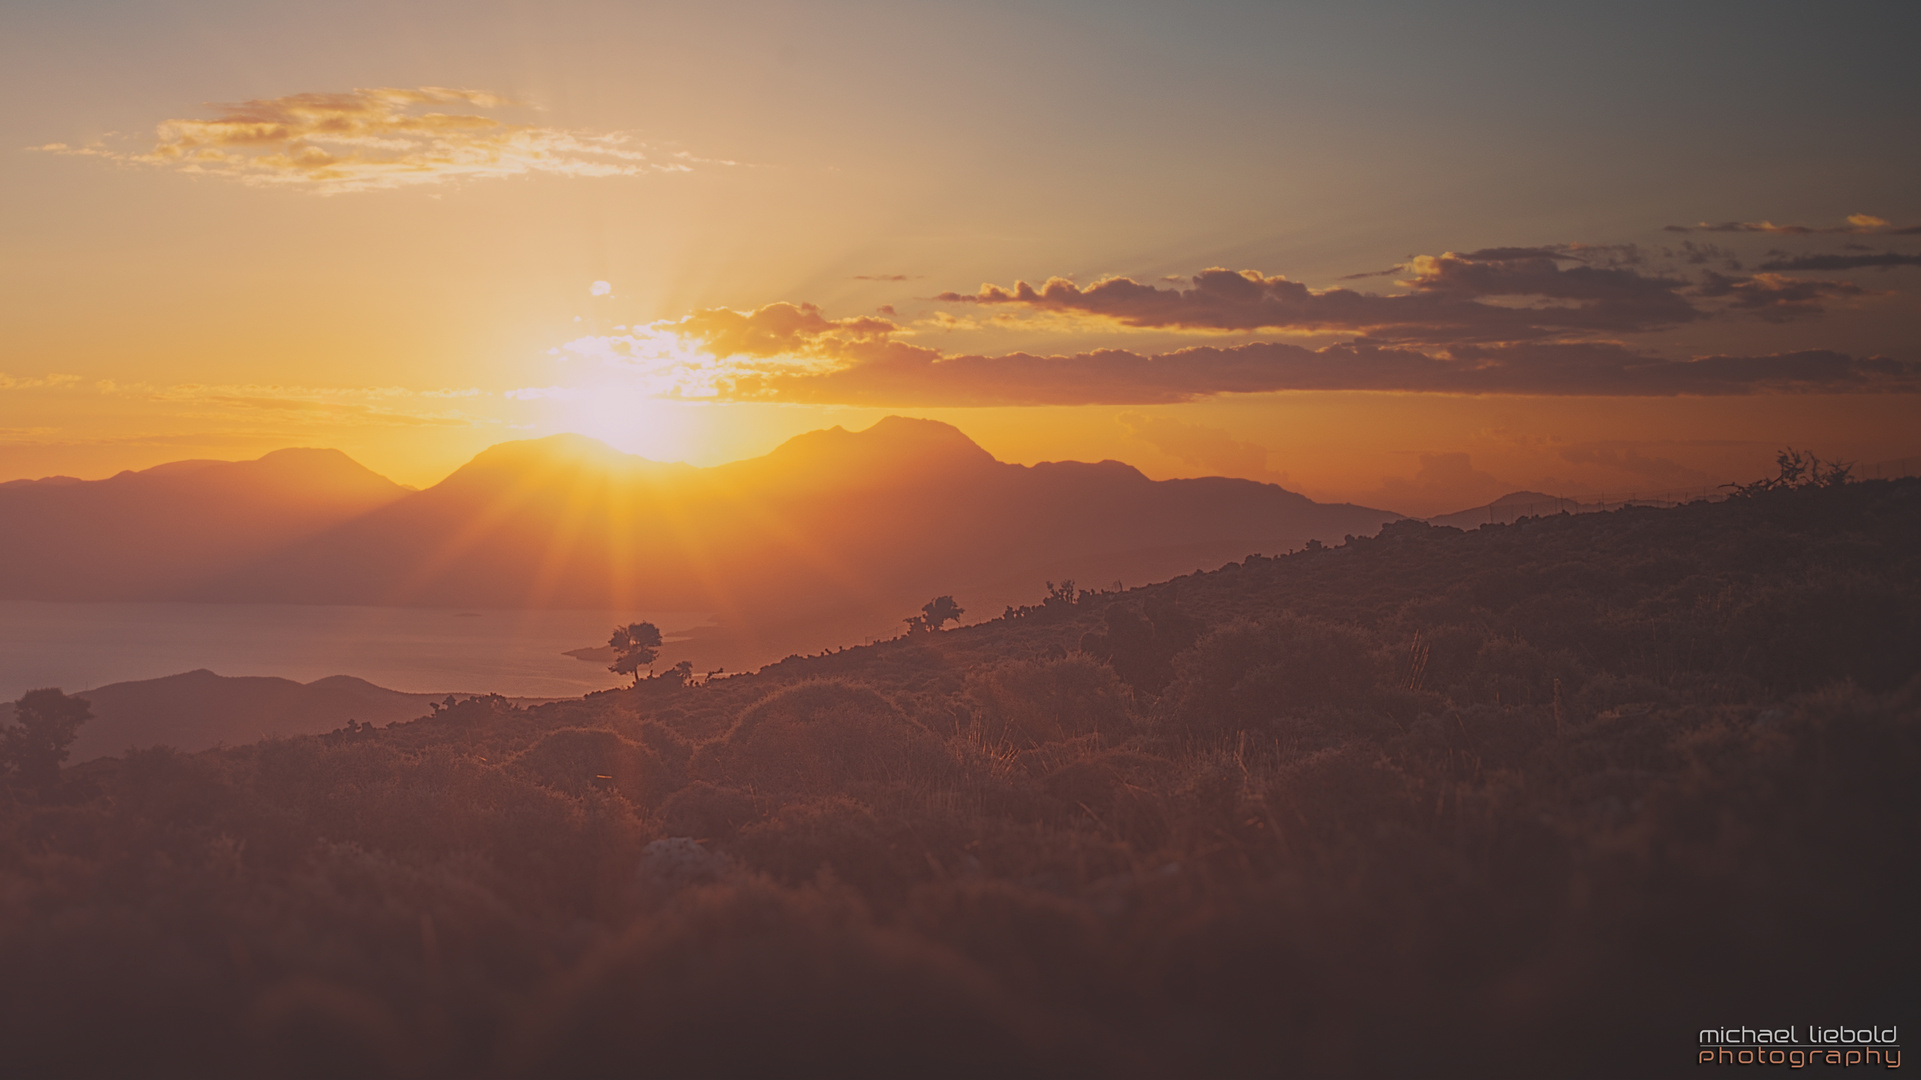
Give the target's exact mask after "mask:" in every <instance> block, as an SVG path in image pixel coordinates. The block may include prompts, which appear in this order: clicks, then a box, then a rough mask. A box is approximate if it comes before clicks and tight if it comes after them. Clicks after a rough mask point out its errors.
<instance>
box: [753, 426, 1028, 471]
mask: <svg viewBox="0 0 1921 1080" xmlns="http://www.w3.org/2000/svg"><path fill="white" fill-rule="evenodd" d="M756 461H757V462H759V463H764V464H768V465H779V466H785V467H790V468H795V469H798V470H801V471H803V472H805V473H811V474H815V475H818V476H822V477H823V478H826V477H830V476H831V477H840V478H854V477H855V475H856V474H865V475H866V476H869V477H872V478H875V479H880V478H895V477H899V476H901V475H902V474H907V473H927V472H930V471H949V470H952V469H956V468H978V467H981V466H991V465H997V464H999V462H998V461H997V460H996V459H995V457H994V455H992V454H990V453H988V452H987V451H986V450H984V449H982V448H981V445H980V444H979V443H977V442H975V441H974V440H972V439H970V438H968V437H967V435H966V433H965V432H963V431H961V429H959V428H957V427H955V426H954V425H952V424H946V423H942V422H941V421H939V420H923V419H919V418H916V417H909V416H887V417H883V418H881V419H880V420H879V421H876V422H875V423H874V425H873V426H871V427H868V428H865V429H863V430H860V431H849V430H847V429H846V428H844V427H840V426H835V427H831V428H824V429H821V430H818V431H809V432H806V433H805V434H801V435H796V436H794V437H793V438H791V439H788V440H787V441H786V442H784V443H781V444H780V445H779V446H778V447H775V448H774V451H773V452H772V453H770V454H768V455H767V456H766V457H764V458H759V459H756ZM736 464H738V465H747V464H749V463H748V462H737V463H736Z"/></svg>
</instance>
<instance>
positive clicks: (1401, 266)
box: [1161, 263, 1407, 281]
mask: <svg viewBox="0 0 1921 1080" xmlns="http://www.w3.org/2000/svg"><path fill="white" fill-rule="evenodd" d="M1405 269H1407V264H1406V263H1396V264H1394V265H1393V266H1390V267H1388V268H1387V269H1385V270H1364V271H1362V272H1361V273H1358V274H1342V275H1341V276H1340V277H1338V278H1335V279H1334V280H1336V281H1359V280H1361V279H1362V278H1371V277H1389V276H1392V275H1394V274H1398V273H1400V272H1401V271H1403V270H1405ZM1161 280H1162V281H1180V280H1182V279H1181V278H1180V277H1178V276H1176V277H1164V278H1162V279H1161Z"/></svg>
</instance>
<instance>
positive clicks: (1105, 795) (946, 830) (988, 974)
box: [0, 481, 1921, 1076]
mask: <svg viewBox="0 0 1921 1080" xmlns="http://www.w3.org/2000/svg"><path fill="white" fill-rule="evenodd" d="M1917 529H1921V483H1917V482H1913V481H1898V482H1878V483H1869V484H1854V485H1847V486H1843V487H1832V488H1822V489H1815V490H1800V491H1783V492H1773V493H1768V494H1763V495H1757V496H1754V497H1743V498H1736V499H1732V500H1729V501H1727V502H1723V503H1717V504H1705V503H1703V504H1696V505H1691V506H1687V507H1681V508H1675V509H1669V510H1653V509H1631V510H1623V511H1617V512H1611V513H1593V514H1582V515H1578V516H1557V517H1553V518H1539V519H1527V520H1524V521H1521V522H1519V523H1517V524H1513V525H1506V526H1492V527H1488V528H1482V529H1478V530H1475V531H1473V532H1461V531H1459V530H1455V529H1451V528H1439V527H1433V526H1428V525H1425V524H1423V523H1419V522H1412V521H1408V522H1399V523H1396V524H1393V525H1391V526H1390V527H1388V528H1387V529H1385V530H1383V531H1382V533H1381V535H1380V536H1379V537H1378V538H1376V539H1357V540H1353V541H1350V542H1347V543H1344V544H1342V545H1340V546H1338V547H1324V546H1319V545H1310V547H1309V548H1308V549H1307V550H1304V551H1301V552H1299V553H1296V554H1293V555H1289V556H1286V557H1281V558H1249V559H1245V560H1242V561H1239V562H1236V563H1234V564H1231V565H1227V566H1224V567H1222V568H1221V569H1219V570H1216V571H1212V572H1207V573H1198V574H1190V575H1185V576H1183V577H1180V578H1178V579H1175V580H1170V581H1167V582H1163V583H1161V584H1157V585H1154V586H1150V587H1145V588H1138V589H1131V590H1127V591H1125V592H1119V593H1112V592H1109V593H1092V594H1080V593H1071V594H1070V593H1069V592H1067V591H1065V590H1056V592H1055V593H1054V594H1053V595H1052V596H1049V597H1047V598H1046V599H1045V600H1043V601H1042V602H1039V603H1034V604H1029V605H1026V606H1024V607H1022V608H1019V609H1016V610H1013V611H1010V612H1008V613H1007V615H1005V616H1004V617H1002V618H999V619H995V620H992V621H989V622H986V623H983V624H980V625H975V626H969V627H965V628H962V629H958V630H952V631H947V632H943V633H919V634H914V635H911V636H908V637H903V638H899V639H897V640H892V641H887V642H883V643H880V644H876V645H873V646H868V647H854V648H846V649H834V650H829V651H828V652H827V653H826V654H823V655H815V656H807V657H794V658H791V659H789V660H787V661H784V662H782V663H780V664H776V665H773V666H771V667H769V668H767V669H765V670H763V671H761V672H759V673H758V674H754V675H742V676H736V677H731V678H720V679H715V680H713V681H711V682H705V683H703V684H698V685H683V684H681V683H679V682H677V681H675V680H671V679H656V680H651V681H647V682H643V683H641V684H640V685H639V686H638V687H635V688H632V689H625V690H617V691H608V692H603V693H599V694H595V695H591V696H589V697H587V698H585V699H581V700H577V701H569V702H557V703H553V704H549V705H542V706H537V707H534V708H526V709H523V708H516V707H514V706H513V705H512V704H511V703H509V702H506V701H504V700H501V699H485V698H482V699H471V700H468V701H464V702H461V703H459V704H457V705H455V706H454V707H452V708H447V709H442V710H439V711H437V712H436V713H435V714H434V715H432V716H429V717H423V718H421V719H418V720H415V721H412V722H408V723H401V724H395V725H392V726H388V727H385V728H378V729H374V728H356V729H354V730H351V731H339V732H334V733H330V734H327V735H323V736H318V737H308V738H298V739H289V740H276V741H269V742H266V743H262V744H260V745H256V746H250V747H238V748H231V749H224V750H218V751H210V752H206V753H201V754H195V755H187V754H179V753H171V752H165V751H148V752H142V753H138V754H133V755H129V756H128V757H127V758H125V759H124V760H108V761H101V762H96V763H94V764H92V765H89V766H85V767H82V768H77V769H72V770H69V772H68V773H67V775H66V776H65V778H64V779H63V780H62V781H61V783H60V784H59V785H58V786H57V787H54V788H47V789H31V788H26V787H23V786H22V785H21V784H19V783H17V782H16V783H15V784H14V785H13V786H12V791H11V794H12V798H11V799H8V800H0V830H4V831H0V852H4V857H0V904H4V905H6V907H5V908H4V909H0V916H3V917H0V969H4V970H6V971H7V972H9V976H8V980H9V983H10V985H11V987H12V993H11V996H10V997H9V998H8V999H7V1006H8V1007H7V1008H6V1009H5V1010H0V1037H4V1038H5V1040H6V1043H5V1044H6V1045H7V1046H8V1047H9V1053H11V1054H12V1055H13V1060H14V1061H15V1062H16V1063H18V1064H19V1065H20V1066H21V1067H22V1068H23V1069H24V1070H25V1071H28V1072H38V1073H48V1072H60V1073H65V1074H111V1073H114V1072H117V1071H118V1072H124V1071H126V1070H127V1069H128V1068H130V1067H133V1065H134V1063H137V1064H138V1067H139V1068H140V1069H141V1070H142V1071H149V1072H151V1071H155V1063H156V1062H158V1063H163V1064H164V1065H166V1066H175V1065H177V1066H178V1072H179V1073H181V1074H184V1075H197V1076H219V1075H278V1074H285V1073H293V1072H301V1073H303V1074H307V1075H313V1074H352V1075H413V1076H471V1075H510V1076H557V1075H568V1076H573V1075H616V1074H618V1075H660V1076H684V1075H769V1074H774V1073H779V1074H785V1075H837V1076H902V1075H916V1076H918V1075H954V1076H975V1075H997V1076H1000V1075H1006V1076H1061V1075H1101V1076H1170V1075H1183V1076H1185V1075H1207V1076H1271V1075H1276V1074H1277V1073H1285V1072H1288V1071H1298V1072H1300V1073H1302V1074H1305V1075H1314V1076H1324V1075H1358V1076H1404V1075H1458V1076H1488V1075H1530V1076H1532V1075H1542V1074H1549V1075H1572V1076H1622V1075H1637V1076H1644V1075H1671V1074H1673V1075H1678V1074H1692V1073H1693V1072H1694V1071H1695V1070H1696V1069H1697V1067H1698V1066H1697V1065H1696V1046H1695V1042H1696V1033H1697V1031H1698V1030H1699V1029H1700V1028H1701V1027H1703V1026H1707V1025H1711V1024H1724V1023H1725V1024H1739V1023H1750V1024H1762V1023H1770V1024H1775V1023H1778V1024H1787V1023H1789V1022H1794V1023H1798V1024H1810V1023H1813V1024H1827V1023H1841V1022H1846V1023H1850V1024H1880V1025H1893V1024H1896V1023H1898V1021H1899V1017H1898V1016H1896V1015H1893V1014H1891V1013H1889V1012H1888V1011H1887V1010H1888V1007H1889V1004H1890V1003H1891V1002H1898V1001H1901V1000H1905V994H1904V988H1906V987H1909V986H1911V984H1912V975H1911V972H1912V970H1913V966H1914V963H1915V962H1916V960H1918V959H1921V934H1918V933H1917V930H1916V928H1915V925H1914V921H1913V918H1912V910H1913V901H1914V898H1915V897H1916V895H1917V894H1918V893H1921V870H1917V868H1916V866H1915V864H1914V861H1913V860H1912V859H1909V858H1906V857H1904V856H1903V853H1905V852H1908V851H1911V850H1913V849H1914V848H1915V845H1916V842H1917V841H1918V840H1921V835H1918V832H1921V791H1918V790H1917V788H1916V787H1915V785H1914V784H1913V782H1912V777H1913V775H1914V774H1915V772H1916V770H1917V769H1921V679H1918V678H1917V675H1918V674H1921V655H1918V654H1917V652H1916V651H1915V649H1914V648H1913V643H1914V642H1915V641H1916V640H1921V548H1917V546H1916V545H1915V543H1914V537H1915V536H1916V535H1917ZM103 987H105V988H108V989H105V990H103V989H102V988H103ZM28 988H31V989H30V991H29V990H28ZM1756 1017H1764V1018H1772V1019H1750V1018H1756ZM1781 1018H1785V1019H1781ZM101 1030H105V1031H111V1032H114V1033H115V1034H116V1038H115V1039H113V1040H101V1039H92V1038H88V1037H87V1033H88V1032H96V1031H101ZM163 1071H164V1070H163Z"/></svg>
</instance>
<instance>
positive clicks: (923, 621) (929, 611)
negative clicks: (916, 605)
mask: <svg viewBox="0 0 1921 1080" xmlns="http://www.w3.org/2000/svg"><path fill="white" fill-rule="evenodd" d="M964 613H965V609H964V608H962V607H961V606H960V605H959V604H957V603H955V602H954V598H953V597H951V596H936V597H935V598H933V599H932V600H929V601H928V602H926V603H925V604H922V605H921V608H920V614H919V615H909V616H908V617H907V618H906V619H904V620H902V621H903V622H905V623H906V624H907V632H908V633H910V634H912V633H915V632H916V631H920V630H926V631H929V632H932V631H935V630H939V629H940V628H941V626H942V624H944V623H949V622H952V623H956V624H958V623H959V622H960V617H961V615H962V614H964Z"/></svg>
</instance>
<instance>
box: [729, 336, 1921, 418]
mask: <svg viewBox="0 0 1921 1080" xmlns="http://www.w3.org/2000/svg"><path fill="white" fill-rule="evenodd" d="M724 381H725V383H726V390H725V392H726V393H727V394H728V395H729V396H731V397H735V398H739V399H759V400H777V401H801V402H811V403H820V404H829V403H832V404H849V405H855V404H859V405H915V406H941V405H950V406H977V405H1091V404H1103V405H1148V404H1163V403H1173V402H1181V401H1192V400H1195V399H1198V398H1202V397H1209V396H1212V395H1216V394H1232V393H1262V392H1272V391H1279V390H1379V391H1398V392H1411V393H1455V394H1541V395H1608V396H1625V397H1650V396H1674V395H1681V394H1688V395H1727V394H1756V393H1817V392H1825V393H1848V392H1865V393H1872V392H1888V393H1918V392H1921V361H1912V360H1895V359H1888V358H1884V357H1865V358H1863V357H1852V356H1848V355H1845V354H1842V353H1837V352H1827V351H1807V352H1794V353H1776V354H1772V355H1765V356H1725V355H1721V356H1705V357H1699V358H1695V359H1689V360H1669V359H1663V358H1660V357H1656V356H1650V355H1647V354H1644V353H1639V352H1636V351H1633V350H1630V349H1627V348H1624V347H1622V346H1619V345H1611V344H1516V345H1493V346H1457V347H1455V348H1453V349H1451V350H1450V351H1448V352H1446V353H1429V352H1424V351H1421V350H1416V349H1407V348H1394V347H1382V346H1375V345H1367V344H1357V343H1349V344H1343V345H1333V346H1328V347H1326V348H1322V349H1308V348H1303V347H1301V346H1298V345H1292V344H1286V343H1276V342H1257V343H1253V344H1248V345H1241V346H1235V347H1231V348H1217V347H1212V346H1199V347H1195V348H1189V349H1182V350H1179V351H1176V352H1171V353H1161V354H1158V355H1152V356H1146V355H1142V354H1139V353H1135V352H1130V351H1125V350H1101V351H1096V352H1085V353H1076V354H1073V355H1067V356H1037V355H1033V354H1028V353H1012V354H1004V355H999V356H981V355H967V356H941V355H939V354H938V353H936V352H935V351H934V350H931V349H912V350H902V351H899V352H896V353H892V354H888V355H883V356H876V357H874V358H872V359H865V360H860V361H856V362H850V363H846V364H843V365H838V366H833V367H826V368H818V369H815V370H807V371H800V370H791V369H790V370H782V369H773V368H769V369H763V370H759V371H752V372H743V373H740V374H738V375H737V376H735V377H731V378H729V379H727V380H724Z"/></svg>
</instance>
